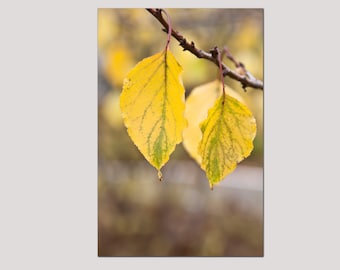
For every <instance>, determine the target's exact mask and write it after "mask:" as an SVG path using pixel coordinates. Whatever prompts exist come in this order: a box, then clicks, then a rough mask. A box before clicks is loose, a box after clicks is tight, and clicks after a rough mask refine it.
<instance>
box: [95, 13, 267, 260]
mask: <svg viewBox="0 0 340 270" xmlns="http://www.w3.org/2000/svg"><path fill="white" fill-rule="evenodd" d="M166 11H167V13H168V14H169V16H170V18H171V22H172V27H173V28H174V29H175V30H177V31H179V32H180V33H181V34H182V35H183V36H184V37H185V38H186V39H187V40H188V41H189V42H190V41H194V42H195V44H196V47H198V48H200V49H203V50H205V51H207V52H208V51H209V50H210V49H211V48H213V47H214V46H218V47H219V48H223V47H224V46H227V47H228V48H229V50H230V52H231V53H232V54H233V56H234V57H235V58H236V59H237V60H238V61H240V62H242V63H243V64H245V66H246V68H247V70H248V71H250V72H251V73H252V74H253V75H254V76H255V77H256V78H258V79H260V80H263V9H166ZM165 43H166V33H164V32H163V31H162V26H161V24H160V23H159V22H158V21H157V20H156V19H155V18H154V17H153V16H152V15H151V14H150V13H148V12H147V11H146V10H145V9H98V256H233V257H239V256H249V257H252V256H263V91H261V90H254V89H251V88H247V92H244V91H243V89H242V88H241V85H240V83H238V82H235V81H233V80H231V79H229V78H226V81H225V82H226V84H227V85H229V86H230V87H231V88H233V89H234V90H236V91H237V92H238V93H239V94H240V95H241V96H242V97H243V98H244V100H245V102H246V104H247V106H248V107H249V108H250V109H251V111H252V112H253V114H254V116H255V118H256V121H257V127H258V130H257V136H256V138H255V140H254V150H253V152H252V154H251V155H250V156H249V157H248V158H247V159H245V160H244V161H242V162H241V163H240V164H239V165H238V167H237V168H236V169H235V171H234V172H232V173H231V174H230V175H228V176H227V177H226V179H225V180H223V181H222V182H221V183H220V184H219V185H215V186H214V190H213V191H211V190H210V189H209V184H208V180H207V179H206V176H205V173H204V172H203V171H202V170H201V169H200V167H199V166H198V164H196V163H195V161H193V160H192V159H191V158H190V157H189V155H188V154H187V153H186V151H185V149H184V148H183V145H182V144H179V145H177V147H176V150H175V152H174V153H173V154H172V155H171V157H170V161H169V162H168V163H167V164H166V165H165V167H163V169H162V173H163V178H164V180H163V181H162V182H159V181H158V178H157V171H156V170H155V169H154V168H153V167H152V166H151V165H149V163H148V162H147V161H146V160H145V159H144V158H143V156H142V155H141V154H140V153H139V151H138V150H137V148H136V147H135V145H134V144H133V143H132V141H131V140H130V138H129V137H128V135H127V132H126V129H125V127H124V125H123V122H122V118H121V116H120V110H119V95H120V93H121V90H122V83H123V79H124V77H125V76H126V74H127V73H128V72H129V70H130V69H131V68H133V67H134V66H135V65H136V64H137V62H138V61H140V60H142V59H143V58H145V57H148V56H151V55H153V54H155V53H157V52H159V51H161V50H163V49H164V47H165ZM170 49H171V51H172V52H173V54H174V56H175V57H176V59H177V61H178V62H179V63H180V64H181V66H182V67H183V69H184V72H183V74H182V78H183V84H184V87H185V90H186V96H187V95H189V94H190V92H191V90H192V89H193V88H194V87H196V86H199V85H201V84H204V83H207V82H210V81H213V80H215V79H216V78H217V72H218V70H217V67H216V66H215V65H213V64H212V63H210V62H209V61H206V60H204V59H198V58H196V57H195V56H194V55H192V54H190V53H189V52H188V51H183V50H182V48H181V47H180V46H179V45H178V42H177V40H175V39H173V38H172V40H171V43H170ZM224 62H225V64H227V65H228V66H229V67H231V68H233V69H234V66H233V64H232V63H231V62H230V61H228V60H225V61H224Z"/></svg>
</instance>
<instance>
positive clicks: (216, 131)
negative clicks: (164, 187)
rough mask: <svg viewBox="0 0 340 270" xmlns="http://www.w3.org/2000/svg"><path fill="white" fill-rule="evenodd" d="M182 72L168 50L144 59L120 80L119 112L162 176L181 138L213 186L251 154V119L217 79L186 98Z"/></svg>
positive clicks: (246, 110)
mask: <svg viewBox="0 0 340 270" xmlns="http://www.w3.org/2000/svg"><path fill="white" fill-rule="evenodd" d="M181 73H182V67H181V66H180V65H179V64H178V62H177V61H176V59H175V58H174V56H173V54H172V53H171V51H170V50H165V51H162V52H160V53H157V54H155V55H153V56H151V57H148V58H145V59H143V60H142V61H141V62H139V63H138V64H137V65H136V66H135V67H134V68H133V69H132V70H131V71H130V72H129V73H128V75H127V77H126V78H125V80H124V84H123V91H122V93H121V97H120V108H121V113H122V116H123V120H124V124H125V126H126V127H127V131H128V134H129V136H130V137H131V139H132V141H133V142H134V143H135V145H136V146H137V147H138V149H139V151H140V152H141V153H142V154H143V156H144V157H145V158H146V160H148V162H149V163H150V164H151V165H153V166H154V167H155V168H156V169H157V170H158V176H159V178H160V179H161V177H162V174H161V172H160V169H161V168H162V167H163V166H164V165H165V164H166V162H167V161H168V160H169V158H170V155H171V153H172V152H173V151H174V150H175V147H176V145H177V144H179V143H181V142H182V141H183V145H184V147H185V149H186V150H187V151H188V153H189V154H190V156H191V157H192V158H193V159H195V160H196V161H197V163H198V164H199V165H200V166H201V168H202V169H203V170H204V171H205V172H206V175H207V178H208V180H209V185H210V188H212V187H213V185H215V184H217V183H218V182H220V181H221V180H223V179H224V178H225V177H226V176H227V175H228V174H229V173H231V172H232V171H233V170H234V169H235V168H236V165H237V163H239V162H240V161H241V160H243V159H244V158H246V157H247V156H249V155H250V153H251V151H252V150H253V139H254V138H255V135H256V122H255V118H254V117H253V115H252V113H251V112H250V111H249V109H248V108H247V107H246V106H245V105H244V104H242V103H241V102H240V101H238V100H237V99H235V98H234V97H232V96H231V95H226V96H223V95H222V90H221V86H220V84H221V83H220V82H219V81H217V80H216V81H214V82H211V83H208V84H206V85H203V86H200V87H197V88H196V89H194V90H193V91H192V93H191V94H190V96H189V97H188V98H187V100H186V101H185V98H184V97H185V95H184V94H185V90H184V87H183V84H182V81H181V79H180V74H181ZM229 91H232V90H229ZM229 91H228V93H229Z"/></svg>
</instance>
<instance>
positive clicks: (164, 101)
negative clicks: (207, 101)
mask: <svg viewBox="0 0 340 270" xmlns="http://www.w3.org/2000/svg"><path fill="white" fill-rule="evenodd" d="M181 72H182V67H181V66H180V65H179V64H178V63H177V61H176V59H175V58H174V56H173V55H172V53H171V52H170V50H165V51H162V52H159V53H157V54H155V55H153V56H151V57H148V58H145V59H143V60H142V61H141V62H139V63H138V64H137V65H136V66H135V67H134V68H133V69H132V70H131V71H130V72H129V74H128V75H127V77H126V78H125V80H124V84H123V91H122V93H121V97H120V109H121V112H122V116H123V120H124V124H125V126H126V127H127V131H128V134H129V136H130V137H131V139H132V141H133V142H134V143H135V145H136V146H137V147H138V149H139V151H140V152H141V153H142V154H143V156H144V157H145V158H146V160H148V161H149V162H150V164H151V165H153V166H154V167H155V168H156V169H157V170H158V173H159V174H158V175H159V178H160V179H161V173H160V169H161V168H162V166H163V165H164V164H165V163H166V162H167V161H168V160H169V157H170V154H171V153H172V152H173V151H174V150H175V147H176V144H178V143H180V142H181V141H182V131H183V129H184V128H185V126H186V120H185V118H184V92H185V90H184V87H183V85H182V82H181V81H180V77H179V76H180V73H181Z"/></svg>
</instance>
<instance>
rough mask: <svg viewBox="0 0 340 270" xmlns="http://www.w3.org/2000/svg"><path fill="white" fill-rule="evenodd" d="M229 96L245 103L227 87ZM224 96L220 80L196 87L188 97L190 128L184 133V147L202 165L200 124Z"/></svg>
mask: <svg viewBox="0 0 340 270" xmlns="http://www.w3.org/2000/svg"><path fill="white" fill-rule="evenodd" d="M225 91H226V93H227V94H228V95H230V96H233V97H235V98H236V99H238V100H239V101H242V102H243V99H242V97H241V96H240V95H239V94H238V93H237V92H236V91H234V90H233V89H232V88H230V87H228V86H225ZM221 94H222V84H221V82H220V81H219V80H214V81H212V82H209V83H206V84H203V85H200V86H198V87H195V88H194V89H193V90H192V91H191V93H190V95H189V96H188V98H187V100H186V104H185V115H184V116H185V118H186V119H187V120H188V126H187V127H186V128H185V129H184V131H183V146H184V148H185V150H186V151H187V152H188V153H189V155H190V156H191V157H192V158H193V159H195V160H196V161H197V163H198V164H201V162H202V158H201V156H200V155H199V154H198V144H199V142H200V140H201V139H202V132H201V129H200V127H199V125H200V123H202V121H203V120H205V119H206V118H207V116H208V110H209V109H210V108H211V107H212V106H213V105H214V104H215V101H216V99H217V98H218V97H220V96H221Z"/></svg>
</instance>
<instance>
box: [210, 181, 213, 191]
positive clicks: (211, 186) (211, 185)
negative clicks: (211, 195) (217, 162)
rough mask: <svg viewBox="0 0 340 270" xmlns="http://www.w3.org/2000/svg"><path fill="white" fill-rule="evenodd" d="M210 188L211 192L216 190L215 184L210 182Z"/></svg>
mask: <svg viewBox="0 0 340 270" xmlns="http://www.w3.org/2000/svg"><path fill="white" fill-rule="evenodd" d="M209 187H210V190H211V191H213V190H214V185H213V183H211V182H209Z"/></svg>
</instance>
